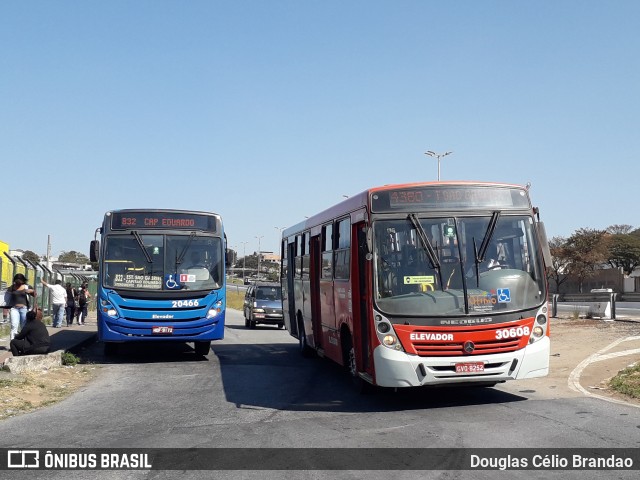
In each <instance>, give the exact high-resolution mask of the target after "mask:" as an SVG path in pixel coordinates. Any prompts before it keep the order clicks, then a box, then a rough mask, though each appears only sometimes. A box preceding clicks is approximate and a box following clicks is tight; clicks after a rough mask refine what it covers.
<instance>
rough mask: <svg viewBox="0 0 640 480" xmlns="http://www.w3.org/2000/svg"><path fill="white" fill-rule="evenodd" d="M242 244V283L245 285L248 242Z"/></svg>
mask: <svg viewBox="0 0 640 480" xmlns="http://www.w3.org/2000/svg"><path fill="white" fill-rule="evenodd" d="M240 243H241V244H242V284H243V285H244V267H245V265H246V263H247V243H249V242H240Z"/></svg>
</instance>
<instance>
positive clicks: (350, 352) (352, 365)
mask: <svg viewBox="0 0 640 480" xmlns="http://www.w3.org/2000/svg"><path fill="white" fill-rule="evenodd" d="M342 354H343V360H344V368H345V370H346V371H347V373H348V374H349V376H350V377H351V383H352V384H353V387H354V389H355V390H356V392H358V393H362V394H365V393H371V392H372V391H373V385H371V384H370V383H369V382H367V381H366V380H364V379H363V378H362V377H360V375H358V366H357V364H356V349H355V347H354V346H353V342H352V341H351V336H350V335H347V336H346V338H345V340H344V343H343V349H342Z"/></svg>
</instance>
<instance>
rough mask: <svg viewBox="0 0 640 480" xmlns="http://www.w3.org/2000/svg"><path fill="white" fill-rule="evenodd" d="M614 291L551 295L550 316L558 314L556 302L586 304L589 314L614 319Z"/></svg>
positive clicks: (615, 294) (615, 295)
mask: <svg viewBox="0 0 640 480" xmlns="http://www.w3.org/2000/svg"><path fill="white" fill-rule="evenodd" d="M617 295H618V294H617V293H614V292H590V293H564V294H557V293H555V294H553V296H552V297H551V316H552V317H557V316H558V302H567V303H577V304H582V305H587V306H588V307H589V314H590V315H591V316H594V317H600V318H603V319H611V320H615V319H616V297H617Z"/></svg>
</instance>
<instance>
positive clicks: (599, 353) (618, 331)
mask: <svg viewBox="0 0 640 480" xmlns="http://www.w3.org/2000/svg"><path fill="white" fill-rule="evenodd" d="M623 340H624V341H623ZM639 361H640V322H635V323H634V322H623V321H604V320H591V319H568V318H565V319H558V318H553V319H551V359H550V366H549V375H548V376H547V377H543V378H536V379H531V380H523V381H522V382H507V384H505V385H508V386H510V387H511V388H513V389H522V388H533V389H535V390H536V391H538V392H540V393H542V394H543V395H545V396H546V397H548V398H562V397H571V396H583V395H591V396H596V397H602V398H607V399H611V400H618V401H624V402H625V403H631V404H634V405H637V406H640V399H637V398H635V399H634V398H632V397H627V396H625V395H621V394H619V393H617V392H615V391H613V390H611V389H610V388H609V380H610V379H611V378H613V377H614V376H615V375H616V374H617V373H618V372H619V371H620V370H623V369H624V368H626V367H628V366H630V365H632V364H634V363H637V362H639Z"/></svg>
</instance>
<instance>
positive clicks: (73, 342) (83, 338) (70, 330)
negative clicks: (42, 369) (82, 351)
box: [0, 312, 98, 366]
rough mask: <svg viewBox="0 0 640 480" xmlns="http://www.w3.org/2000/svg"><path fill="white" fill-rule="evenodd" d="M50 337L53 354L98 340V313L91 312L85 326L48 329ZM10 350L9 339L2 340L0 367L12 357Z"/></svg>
mask: <svg viewBox="0 0 640 480" xmlns="http://www.w3.org/2000/svg"><path fill="white" fill-rule="evenodd" d="M47 330H48V331H49V336H50V337H51V352H55V351H57V350H62V351H63V352H66V351H69V350H73V349H74V348H77V347H79V346H81V345H84V344H86V343H90V342H93V341H95V340H96V338H97V336H98V324H97V317H96V312H89V314H88V315H87V321H86V322H85V325H76V324H75V323H74V324H73V325H72V326H70V327H67V326H66V324H65V326H64V327H60V328H53V327H51V326H48V327H47ZM12 356H13V355H12V354H11V350H10V349H9V337H8V336H7V337H6V338H0V366H2V365H4V362H5V361H6V360H7V359H8V358H10V357H12Z"/></svg>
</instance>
